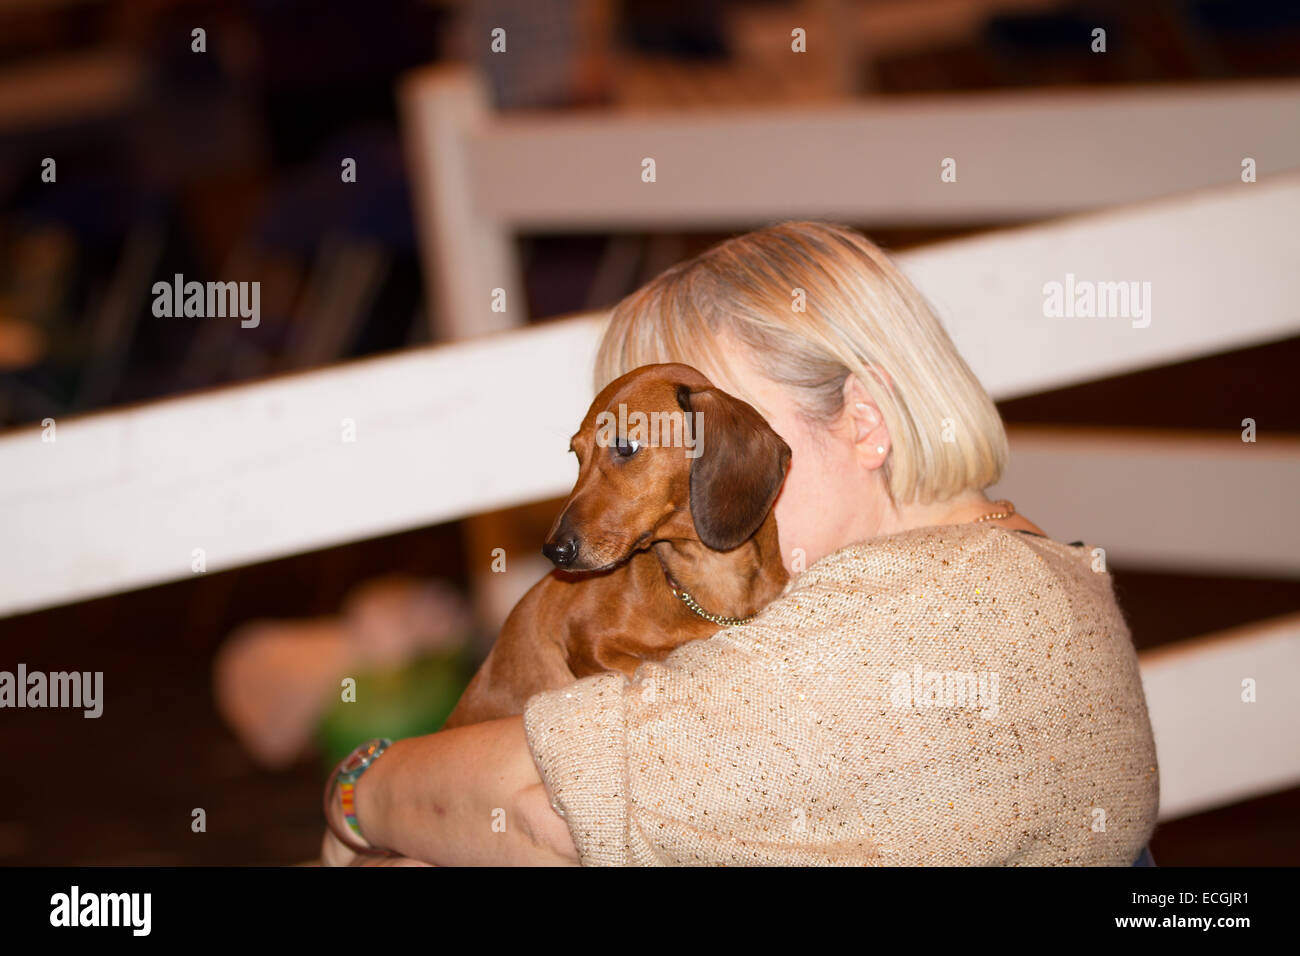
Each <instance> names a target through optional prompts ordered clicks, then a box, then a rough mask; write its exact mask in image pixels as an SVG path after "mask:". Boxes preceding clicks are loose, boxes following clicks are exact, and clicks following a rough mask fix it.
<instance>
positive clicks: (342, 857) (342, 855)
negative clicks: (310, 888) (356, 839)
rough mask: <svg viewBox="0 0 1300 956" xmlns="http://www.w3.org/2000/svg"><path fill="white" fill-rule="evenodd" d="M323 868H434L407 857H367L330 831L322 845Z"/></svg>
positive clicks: (321, 858) (321, 862)
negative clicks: (348, 846) (346, 844)
mask: <svg viewBox="0 0 1300 956" xmlns="http://www.w3.org/2000/svg"><path fill="white" fill-rule="evenodd" d="M320 865H321V866H433V864H432V863H425V862H424V861H422V860H412V859H411V858H410V857H407V856H366V855H364V854H361V853H357V852H356V851H354V850H350V849H348V848H347V847H346V846H344V845H343V844H342V842H340V840H339V838H338V837H336V836H335V835H334V834H333V832H331V831H330V830H326V831H325V839H324V840H322V841H321V845H320Z"/></svg>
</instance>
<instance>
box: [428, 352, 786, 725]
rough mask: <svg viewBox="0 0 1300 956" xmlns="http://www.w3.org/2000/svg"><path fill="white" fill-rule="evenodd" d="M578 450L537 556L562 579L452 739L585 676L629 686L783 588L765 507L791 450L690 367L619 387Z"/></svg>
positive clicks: (461, 714) (466, 710)
mask: <svg viewBox="0 0 1300 956" xmlns="http://www.w3.org/2000/svg"><path fill="white" fill-rule="evenodd" d="M638 413H640V414H638ZM569 448H570V449H571V450H572V451H573V452H574V453H576V454H577V456H578V462H579V471H578V482H577V484H576V485H574V488H573V491H572V492H571V493H570V495H569V498H568V500H567V501H566V502H565V503H564V508H563V509H562V510H561V511H560V515H559V517H558V518H556V519H555V524H554V525H553V526H552V527H551V533H550V536H549V538H548V539H547V541H546V544H545V546H544V547H543V548H542V551H543V553H545V555H546V556H547V557H548V558H550V560H551V561H552V562H553V563H554V564H555V565H556V567H557V570H556V571H552V572H551V573H550V574H548V575H547V576H546V577H545V578H543V579H542V580H541V581H539V582H538V583H537V584H536V585H534V586H533V588H532V589H531V590H530V591H529V592H528V593H527V594H525V595H524V597H523V598H522V600H520V602H519V603H518V604H517V605H515V608H514V610H513V611H511V612H510V616H509V617H508V618H507V619H506V623H505V626H504V627H503V628H502V630H501V634H500V636H499V637H498V638H497V642H496V644H495V645H494V646H493V648H492V652H491V653H490V654H489V655H488V657H487V660H485V661H484V662H483V666H482V667H481V668H479V671H478V673H477V674H475V675H474V679H473V680H472V681H471V682H470V684H469V686H468V687H467V688H466V689H465V693H464V695H462V697H461V699H460V702H459V703H458V704H457V705H456V709H455V710H454V711H453V712H452V714H451V716H450V717H449V718H447V722H446V724H445V725H444V727H447V728H450V727H458V726H461V725H463V724H473V723H478V722H480V721H484V720H493V719H495V718H498V717H507V716H510V715H512V714H520V713H522V712H523V709H524V704H525V703H526V702H527V701H528V698H529V697H531V696H533V695H534V694H536V693H538V692H540V691H544V690H550V689H553V688H556V687H563V686H564V685H565V684H570V683H572V682H573V681H574V680H576V679H577V678H579V677H586V676H587V675H589V674H599V673H603V672H605V671H622V672H623V673H625V674H628V675H631V674H632V672H633V671H635V670H636V668H637V665H639V664H640V663H641V662H642V661H658V660H662V659H663V658H664V657H666V656H667V655H668V653H669V652H670V651H672V650H673V649H674V648H677V647H680V646H681V645H682V644H686V643H688V642H690V641H695V640H699V639H700V638H704V637H708V636H709V635H711V634H713V633H715V632H716V631H717V630H718V629H719V628H720V627H722V626H727V625H728V624H730V623H736V622H737V621H738V620H741V619H744V618H747V617H749V616H751V615H753V614H755V613H757V612H758V611H759V610H760V609H761V608H762V607H763V606H764V605H766V604H767V603H768V602H769V601H771V600H772V599H773V598H774V597H776V596H777V595H778V594H780V593H781V591H782V589H783V588H784V587H785V584H786V581H787V579H788V576H787V574H786V571H785V567H784V566H783V565H782V563H781V556H780V552H779V549H778V546H777V536H776V518H775V517H774V516H773V514H772V504H773V502H775V500H776V496H777V493H778V492H779V491H780V489H781V484H782V482H783V481H784V480H785V473H786V469H787V468H788V467H789V464H790V448H789V446H788V445H786V443H785V442H784V441H782V440H781V438H780V437H779V436H778V435H777V434H776V432H774V431H773V430H772V429H771V427H770V426H768V424H767V422H766V421H764V420H763V417H762V416H761V415H759V413H758V412H756V411H755V410H754V409H753V407H752V406H750V405H748V404H746V403H745V402H742V401H740V400H739V399H738V398H734V397H733V396H731V395H728V394H727V393H725V392H723V391H721V390H719V389H717V388H715V387H713V385H711V384H710V383H709V380H708V379H707V378H705V377H704V376H703V375H701V374H700V373H699V372H698V371H696V370H695V369H693V368H691V367H690V366H689V365H645V366H642V367H641V368H638V369H635V370H633V371H631V372H629V373H628V374H626V375H624V376H623V377H622V378H619V379H617V380H615V381H613V382H611V383H610V384H609V385H608V386H606V387H605V389H604V390H602V391H601V393H600V394H599V395H597V396H596V400H595V401H594V402H593V403H592V405H591V408H590V409H589V410H588V411H587V416H586V418H584V419H583V422H582V427H581V428H580V429H579V430H578V433H577V434H576V435H574V436H573V439H572V440H571V441H570V442H569Z"/></svg>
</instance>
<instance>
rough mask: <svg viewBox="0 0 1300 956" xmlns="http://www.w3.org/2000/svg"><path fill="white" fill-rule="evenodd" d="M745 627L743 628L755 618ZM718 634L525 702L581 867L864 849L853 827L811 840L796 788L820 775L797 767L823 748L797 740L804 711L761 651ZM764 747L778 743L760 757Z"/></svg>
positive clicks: (543, 768)
mask: <svg viewBox="0 0 1300 956" xmlns="http://www.w3.org/2000/svg"><path fill="white" fill-rule="evenodd" d="M745 630H746V632H747V635H746V636H747V637H752V636H753V633H754V631H755V625H751V626H749V627H747V628H745ZM728 633H729V632H726V631H723V632H719V633H718V634H715V635H714V636H713V637H711V638H709V639H707V640H702V641H696V642H694V643H692V644H688V645H686V646H684V647H681V648H678V649H677V650H676V651H674V652H673V653H672V654H671V655H669V656H668V658H666V659H665V660H664V661H663V662H660V663H645V664H642V665H641V666H640V667H639V668H638V669H637V672H636V675H635V676H634V677H633V678H631V679H629V678H627V677H626V676H624V675H622V674H600V675H596V676H593V677H586V678H583V679H581V680H579V681H576V682H575V683H573V684H571V685H569V686H567V687H564V688H561V689H558V690H552V691H547V692H544V693H541V694H538V695H536V696H534V697H533V698H531V699H530V700H529V702H528V705H527V707H526V709H525V711H524V728H525V732H526V734H527V736H528V741H529V746H530V748H531V750H532V752H533V757H534V760H535V761H536V763H537V767H538V770H539V772H540V774H541V777H542V780H543V782H544V784H545V785H546V788H547V792H548V793H549V794H550V796H551V801H552V806H553V807H554V808H555V810H556V812H557V813H559V814H560V815H561V816H562V817H563V818H564V819H565V820H566V822H567V823H568V825H569V830H570V833H571V834H572V836H573V840H574V844H575V846H576V847H577V849H578V854H579V859H580V861H581V862H582V864H583V865H584V866H599V865H606V866H628V865H634V866H645V865H729V866H743V865H813V864H818V863H821V864H825V863H828V862H831V863H835V862H840V863H843V862H849V861H850V860H851V861H852V862H856V863H862V862H867V861H868V860H869V859H872V858H874V857H875V855H876V854H875V850H874V848H873V847H872V846H871V844H870V842H869V841H866V840H862V839H856V840H849V841H846V842H845V844H844V845H841V846H837V847H835V848H834V849H833V850H832V851H831V853H830V854H829V856H828V855H827V854H826V853H825V852H823V851H824V850H825V849H826V848H825V846H824V845H823V844H822V842H821V841H820V840H819V839H818V838H817V833H816V830H817V822H816V821H815V820H812V819H810V818H809V813H810V812H812V813H814V814H815V813H816V808H815V807H810V804H809V800H808V798H807V794H808V792H809V791H813V792H815V791H817V790H818V789H819V774H818V773H816V772H815V771H814V772H811V773H810V772H807V770H805V771H804V772H799V771H798V770H797V769H796V765H797V764H798V762H799V761H800V760H802V759H804V758H805V757H807V758H811V759H814V760H816V759H822V760H825V759H826V754H822V753H820V751H821V750H823V749H824V748H822V747H819V746H818V745H816V744H815V743H812V742H810V730H815V729H816V727H815V724H814V722H813V721H815V720H816V716H815V715H812V719H811V720H810V719H809V714H808V713H807V712H806V711H805V710H804V708H803V707H801V702H800V701H799V700H798V695H797V693H792V694H790V695H789V696H788V697H787V695H786V694H785V692H784V690H783V686H782V685H783V683H784V682H783V679H782V678H781V676H780V674H779V673H778V672H777V671H776V670H775V669H774V668H773V666H772V662H771V661H770V660H768V659H766V658H765V657H764V656H763V655H761V654H755V653H753V652H752V650H751V649H750V648H748V647H747V646H746V645H745V644H743V643H741V642H737V641H734V640H732V639H731V638H729V637H728ZM773 747H775V748H776V749H777V750H778V751H783V753H782V754H781V756H780V757H778V758H777V759H774V760H771V761H769V760H768V758H767V756H766V755H767V754H768V753H770V752H771V748H773ZM808 769H809V770H811V769H812V768H808ZM812 799H813V801H814V802H815V801H816V797H813V798H812Z"/></svg>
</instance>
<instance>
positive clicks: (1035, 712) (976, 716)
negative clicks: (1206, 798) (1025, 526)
mask: <svg viewBox="0 0 1300 956" xmlns="http://www.w3.org/2000/svg"><path fill="white" fill-rule="evenodd" d="M524 725H525V729H526V732H527V735H528V741H529V746H530V748H531V750H532V753H533V757H534V759H535V760H536V762H537V766H538V768H539V770H540V772H541V775H542V779H543V781H544V782H545V784H546V788H547V791H548V793H549V794H550V796H551V800H552V805H553V806H554V807H555V809H556V811H557V812H558V813H560V815H561V816H563V817H564V818H565V819H566V821H567V822H568V825H569V828H570V831H571V833H572V835H573V839H574V843H575V844H576V846H577V848H578V852H579V854H580V857H581V860H582V862H583V864H585V865H602V864H603V865H628V864H631V865H672V864H714V865H730V866H736V865H747V864H749V865H754V864H757V865H773V864H776V865H825V864H833V865H927V866H931V865H941V864H956V865H999V864H1010V865H1016V864H1020V865H1024V864H1039V865H1041V864H1058V865H1079V864H1086V865H1120V866H1127V865H1129V864H1131V863H1132V861H1133V860H1134V858H1135V857H1136V856H1137V855H1138V853H1139V852H1140V851H1141V849H1142V847H1143V846H1144V845H1145V844H1146V842H1147V840H1148V838H1149V837H1150V835H1151V831H1152V829H1153V827H1154V826H1155V821H1156V809H1157V802H1158V793H1159V786H1158V784H1159V781H1158V774H1157V769H1156V757H1155V745H1154V742H1153V741H1152V737H1151V725H1150V723H1149V721H1148V718H1147V708H1146V699H1145V697H1144V696H1143V692H1142V684H1141V680H1140V678H1139V674H1138V667H1137V658H1136V654H1135V652H1134V649H1133V644H1132V641H1131V638H1130V636H1129V631H1128V628H1127V626H1126V624H1125V622H1124V618H1123V616H1122V614H1121V612H1120V609H1119V607H1118V605H1117V604H1116V602H1115V597H1114V590H1113V585H1112V582H1111V578H1110V575H1109V574H1108V573H1106V572H1104V571H1100V572H1099V571H1094V570H1093V554H1092V549H1091V548H1090V547H1087V546H1070V545H1066V544H1061V543H1059V542H1056V541H1052V540H1050V539H1047V538H1042V537H1036V536H1032V535H1028V534H1022V533H1019V532H1014V531H1009V530H1007V529H1004V528H999V527H997V526H994V525H989V524H965V525H944V526H937V527H928V528H922V529H917V530H913V531H906V532H902V533H900V534H895V535H889V536H885V537H880V538H876V539H873V540H871V541H867V542H864V543H861V544H856V545H851V546H849V547H847V548H844V549H842V550H840V551H837V552H836V553H834V554H831V555H828V556H827V557H825V558H823V559H822V560H820V561H818V562H817V563H816V564H814V565H813V566H812V567H810V568H808V570H807V571H805V572H804V573H803V574H801V575H799V576H798V577H797V578H796V579H795V580H793V581H792V582H791V583H790V585H789V587H787V589H786V591H785V593H784V594H783V595H782V596H781V597H779V598H778V599H777V600H775V601H773V602H772V603H771V604H770V605H768V607H767V608H766V609H765V610H764V611H763V613H762V614H761V615H760V616H759V617H758V618H757V620H755V621H754V622H753V623H751V624H749V625H746V626H742V627H733V628H730V629H728V630H724V631H719V632H718V633H717V634H715V635H714V636H713V637H711V638H709V639H707V640H703V641H696V642H694V643H692V644H687V645H685V646H684V647H681V648H678V649H677V650H676V651H674V652H673V653H672V654H671V655H669V656H668V657H667V658H666V659H665V660H664V661H663V662H662V663H657V664H656V663H646V664H643V665H642V666H641V667H640V668H638V670H637V672H636V675H635V676H634V677H633V678H631V679H629V678H627V677H626V676H625V675H623V674H601V675H597V676H594V677H587V678H584V679H582V680H579V681H576V682H575V683H573V684H571V685H569V686H568V687H564V688H561V689H559V690H554V691H548V692H546V693H542V694H538V695H536V696H535V697H533V698H532V699H531V700H529V702H528V705H527V708H526V710H525V712H524Z"/></svg>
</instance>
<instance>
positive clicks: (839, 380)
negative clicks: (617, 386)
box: [595, 222, 1008, 504]
mask: <svg viewBox="0 0 1300 956" xmlns="http://www.w3.org/2000/svg"><path fill="white" fill-rule="evenodd" d="M721 336H726V337H727V338H728V339H729V340H731V341H732V342H735V343H739V344H740V345H742V346H744V347H746V348H748V349H749V350H750V352H751V353H752V355H753V357H754V359H755V364H756V365H757V367H759V368H761V369H763V370H764V372H765V373H766V375H767V376H768V377H769V378H770V379H771V380H772V381H773V382H775V383H777V384H779V385H783V386H785V387H786V388H788V389H789V390H790V391H791V392H792V393H793V396H794V400H795V406H796V408H797V409H799V411H800V413H801V414H802V416H803V417H804V419H805V420H806V421H808V422H810V423H813V424H821V425H826V424H829V423H830V422H831V421H833V420H834V419H835V418H836V417H837V416H838V415H839V414H840V413H841V412H842V410H843V405H844V382H845V380H846V378H847V377H848V376H849V375H854V376H856V377H857V379H858V381H860V382H861V383H862V386H863V388H865V389H866V391H867V393H868V394H869V395H870V396H871V398H872V400H873V401H874V402H875V404H876V407H877V408H879V409H880V411H881V413H882V415H883V416H884V420H885V424H886V426H887V427H888V429H889V435H890V438H891V446H892V447H891V449H890V453H889V456H888V458H887V459H886V461H885V464H884V466H883V467H884V472H883V474H884V477H885V481H886V487H887V488H888V490H889V494H890V497H891V498H892V499H893V501H894V502H895V504H906V503H911V502H915V503H919V504H929V503H931V502H936V501H946V500H948V499H949V498H951V497H953V496H954V495H957V494H959V493H961V492H963V491H966V490H968V489H974V490H981V491H982V490H983V489H984V488H986V487H988V486H989V485H991V484H994V483H995V482H996V481H997V480H998V478H999V477H1000V476H1001V474H1002V471H1003V469H1004V468H1005V467H1006V463H1007V455H1008V452H1007V437H1006V430H1005V428H1004V427H1003V424H1002V419H1001V417H1000V416H999V415H998V411H997V408H996V407H995V406H994V404H993V400H992V399H991V398H989V395H988V393H987V392H986V391H985V390H984V387H983V386H982V385H980V383H979V380H978V379H977V378H976V377H975V374H974V373H973V372H972V371H971V369H970V367H969V366H968V365H967V364H966V362H965V361H963V359H962V357H961V356H960V355H959V354H958V353H957V349H956V347H955V346H954V345H953V343H952V340H951V339H950V338H949V337H948V333H947V332H946V331H945V330H944V328H943V325H942V324H941V323H940V322H939V319H938V318H937V316H936V315H935V314H934V311H933V310H932V309H931V308H930V305H929V303H927V302H926V301H925V299H924V297H923V296H922V295H921V294H920V292H918V291H917V290H916V288H915V286H913V285H912V283H911V282H910V281H908V279H907V278H906V277H905V276H904V275H903V274H902V273H901V272H900V271H899V270H898V268H897V267H896V266H895V265H894V264H893V263H892V262H890V260H889V259H888V257H886V255H885V254H884V253H883V252H882V251H881V250H880V249H879V248H878V247H877V246H875V245H874V244H873V243H872V242H870V241H869V240H868V239H867V238H866V237H864V236H863V235H862V234H861V233H859V232H857V231H855V230H853V229H850V228H848V227H847V226H842V225H838V224H835V223H826V222H782V223H777V224H775V225H772V226H768V227H767V228H764V229H759V230H757V231H755V232H751V233H747V234H746V235H742V236H737V237H735V238H733V239H729V240H727V241H725V242H722V243H719V244H718V245H716V246H713V247H712V248H710V249H708V250H707V251H705V252H703V253H701V254H700V255H698V256H696V257H695V258H694V259H690V260H687V261H685V262H681V263H678V264H677V265H675V266H672V267H671V268H669V269H667V270H666V271H664V272H663V273H661V274H660V275H658V276H657V277H655V278H654V279H652V280H651V281H650V282H648V283H646V285H644V286H642V287H641V288H640V289H638V290H637V291H636V292H634V293H632V294H631V295H629V296H628V297H627V298H625V299H624V300H623V301H622V302H620V303H619V304H618V305H617V306H615V308H614V310H613V313H612V315H611V316H610V320H609V323H608V325H607V326H606V328H605V332H604V335H603V337H602V338H601V342H600V347H599V349H598V351H597V355H596V369H595V385H596V390H597V391H598V392H599V391H600V390H601V389H602V388H604V386H605V385H607V384H608V383H609V382H611V381H613V380H614V379H616V378H618V377H619V376H620V375H623V374H625V373H627V372H629V371H631V370H632V369H634V368H637V367H638V366H641V365H649V364H653V363H658V362H682V363H685V364H687V365H693V366H694V367H696V368H698V369H699V370H700V371H701V372H703V373H704V374H705V375H707V376H708V377H709V379H710V380H711V381H713V382H714V383H715V384H716V385H718V386H719V387H721V388H723V389H724V390H726V391H729V392H732V393H733V394H735V395H738V396H739V397H741V398H743V399H745V400H746V401H748V402H749V403H750V404H752V405H754V406H755V407H756V408H758V409H759V410H760V411H762V406H761V405H760V404H759V403H758V402H756V401H755V400H754V399H753V397H751V396H750V395H747V394H745V392H744V390H743V389H741V388H739V387H738V386H737V384H736V382H735V380H734V379H733V378H732V377H731V376H730V375H729V374H728V370H727V366H726V361H727V360H726V356H725V355H724V354H722V352H723V348H722V345H721V344H720V342H719V338H720V337H721Z"/></svg>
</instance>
